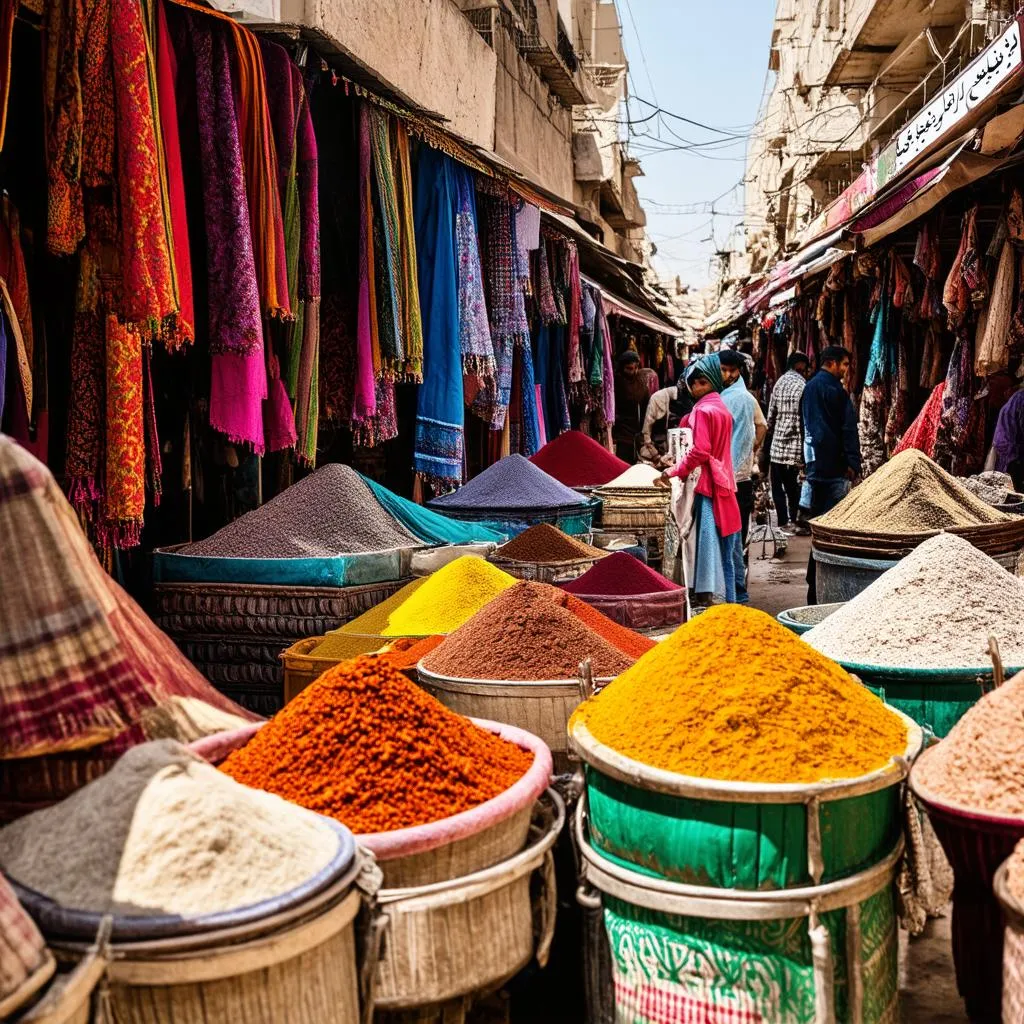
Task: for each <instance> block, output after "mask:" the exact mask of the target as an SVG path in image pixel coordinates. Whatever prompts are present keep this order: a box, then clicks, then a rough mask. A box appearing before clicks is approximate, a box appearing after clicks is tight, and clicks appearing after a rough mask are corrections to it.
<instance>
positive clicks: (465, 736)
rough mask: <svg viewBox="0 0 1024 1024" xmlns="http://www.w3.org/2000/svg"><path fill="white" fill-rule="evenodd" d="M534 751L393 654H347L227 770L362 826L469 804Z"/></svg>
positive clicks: (500, 785)
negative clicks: (467, 711) (418, 680)
mask: <svg viewBox="0 0 1024 1024" xmlns="http://www.w3.org/2000/svg"><path fill="white" fill-rule="evenodd" d="M532 763H533V754H532V753H530V752H529V751H525V750H521V749H520V748H519V747H517V746H516V745H515V744H513V743H509V742H508V740H503V739H501V737H499V736H495V735H494V734H493V733H489V732H486V731H485V730H483V729H481V728H479V727H478V726H476V725H474V724H473V723H472V722H471V721H470V720H469V719H468V718H463V717H462V715H457V714H455V712H454V711H449V710H448V709H447V708H446V707H445V706H444V705H443V704H441V703H440V701H437V700H435V699H434V698H433V697H431V696H429V695H428V694H427V693H425V692H424V691H423V690H421V689H420V688H419V687H418V686H415V685H413V684H412V683H411V682H409V680H408V679H406V678H405V676H403V675H402V674H401V673H400V672H399V671H398V670H397V669H396V668H393V667H392V666H391V665H389V664H388V663H387V662H386V661H385V660H384V658H381V657H368V656H363V657H361V658H355V659H353V660H352V661H343V662H342V663H341V664H340V665H335V666H334V668H331V669H329V670H328V671H327V672H325V673H324V674H323V675H322V676H320V678H319V679H317V680H315V681H314V682H312V683H310V685H309V686H307V687H306V689H305V690H303V691H302V693H300V694H299V695H298V696H297V697H295V698H293V699H292V700H291V701H290V702H289V703H288V704H287V705H285V707H284V709H283V710H281V711H279V712H278V713H277V714H276V715H275V716H274V717H273V718H272V719H271V720H270V721H269V722H268V723H267V724H266V725H265V726H263V728H262V729H260V730H259V732H257V733H256V734H255V735H254V736H253V738H252V739H251V740H249V742H248V743H247V744H246V745H245V746H244V747H242V748H241V749H240V750H236V751H235V752H234V753H232V754H231V755H230V756H229V757H228V758H227V760H226V761H225V762H224V763H223V764H222V765H221V771H223V772H226V773H227V774H228V775H230V776H231V777H232V778H233V779H235V780H237V781H238V782H241V783H244V784H245V785H247V786H252V787H254V788H255V789H264V790H266V791H267V792H268V793H276V794H277V795H278V796H280V797H283V798H284V799H285V800H290V801H291V802H292V803H295V804H299V805H300V806H302V807H308V808H309V809H310V810H311V811H318V812H319V813H320V814H326V815H329V816H330V817H332V818H337V820H338V821H340V822H342V823H343V824H344V825H347V826H348V827H349V828H350V829H351V830H352V831H353V832H355V833H356V834H360V833H368V832H390V831H393V830H394V829H399V828H408V827H410V826H413V825H424V824H426V823H428V822H431V821H438V820H439V819H441V818H447V817H450V816H451V815H453V814H458V813H460V812H461V811H468V810H470V809H471V808H473V807H476V806H478V805H479V804H482V803H484V802H485V801H487V800H491V799H493V798H494V797H496V796H497V795H498V794H499V793H503V792H504V791H505V790H506V789H508V788H509V787H510V786H511V785H513V784H514V783H515V782H517V781H518V780H519V779H521V778H522V777H523V775H525V774H526V772H527V771H528V770H529V768H530V765H531V764H532Z"/></svg>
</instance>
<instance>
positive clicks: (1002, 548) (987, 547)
mask: <svg viewBox="0 0 1024 1024" xmlns="http://www.w3.org/2000/svg"><path fill="white" fill-rule="evenodd" d="M941 532H943V531H941V530H925V531H923V532H921V533H883V532H875V531H868V530H847V529H837V528H836V527H827V526H822V525H821V524H820V523H817V522H815V521H814V520H812V521H811V539H812V543H813V545H814V547H816V548H818V549H819V550H821V551H831V552H834V553H835V554H839V555H849V556H853V557H862V558H892V559H900V558H902V557H903V556H904V555H909V554H910V552H911V551H913V550H914V548H916V547H917V546H918V545H919V544H923V543H924V542H925V541H926V540H928V538H929V537H934V536H935V535H936V534H937V533H941ZM945 532H946V533H955V534H956V535H957V536H959V537H963V539H964V540H967V541H970V543H971V544H973V545H974V546H975V547H976V548H977V549H978V550H979V551H984V552H985V554H987V555H990V556H991V557H993V558H996V557H997V556H999V555H1002V556H1006V557H1007V558H1008V559H1010V558H1011V557H1012V556H1014V557H1015V556H1016V555H1018V554H1019V553H1020V552H1021V550H1022V549H1024V519H1013V520H1011V521H1009V522H1005V523H985V524H984V525H982V526H951V527H950V528H949V529H948V530H946V531H945ZM1000 561H1001V559H1000ZM1003 564H1004V565H1006V564H1007V563H1006V562H1003ZM1007 568H1009V569H1010V571H1011V572H1013V571H1015V564H1014V565H1007Z"/></svg>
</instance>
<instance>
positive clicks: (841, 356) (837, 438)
mask: <svg viewBox="0 0 1024 1024" xmlns="http://www.w3.org/2000/svg"><path fill="white" fill-rule="evenodd" d="M849 368H850V353H849V352H847V350H846V349H845V348H841V347H839V346H838V345H830V346H829V347H828V348H826V349H824V350H823V351H822V353H821V355H820V357H819V358H818V372H817V373H816V374H815V375H814V376H813V377H812V378H811V379H810V380H809V381H808V382H807V385H806V387H805V388H804V393H803V395H802V396H801V398H800V414H801V416H802V418H803V424H804V448H805V456H806V461H807V466H806V474H807V482H808V483H809V484H810V487H811V511H810V517H811V518H812V519H813V518H814V517H815V516H822V515H824V514H825V513H826V512H828V511H829V509H831V508H834V507H835V506H836V505H838V504H839V502H840V501H842V500H843V498H845V497H846V495H847V494H848V493H849V490H850V485H851V483H852V482H853V481H855V480H856V479H857V477H858V476H860V466H861V461H860V439H859V437H858V436H857V413H856V412H855V410H854V408H853V402H851V401H850V396H849V395H848V394H847V393H846V388H845V387H844V386H843V378H844V377H845V376H846V373H847V371H848V370H849ZM815 567H816V566H815V561H814V557H813V555H812V556H811V558H810V560H809V561H808V563H807V601H808V603H809V604H816V603H817V596H816V594H815V589H816V588H815V579H816V572H815Z"/></svg>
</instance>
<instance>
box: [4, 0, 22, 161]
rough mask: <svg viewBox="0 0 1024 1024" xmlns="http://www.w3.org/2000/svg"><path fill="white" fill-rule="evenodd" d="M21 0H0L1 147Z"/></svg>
mask: <svg viewBox="0 0 1024 1024" xmlns="http://www.w3.org/2000/svg"><path fill="white" fill-rule="evenodd" d="M20 6H21V0H0V149H3V148H4V135H5V134H6V132H7V100H8V99H9V97H10V95H11V49H12V46H13V43H14V21H15V18H16V17H17V14H18V8H19V7H20Z"/></svg>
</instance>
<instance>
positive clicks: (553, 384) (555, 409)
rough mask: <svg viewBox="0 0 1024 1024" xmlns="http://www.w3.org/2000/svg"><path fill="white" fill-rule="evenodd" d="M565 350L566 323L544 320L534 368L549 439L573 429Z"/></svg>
mask: <svg viewBox="0 0 1024 1024" xmlns="http://www.w3.org/2000/svg"><path fill="white" fill-rule="evenodd" d="M564 351H565V327H564V326H562V325H560V324H555V325H551V326H548V325H547V324H543V323H542V324H541V325H540V326H539V328H538V330H537V336H536V339H535V340H534V345H533V368H534V371H535V372H536V375H537V379H536V382H537V383H538V384H539V385H540V395H541V408H542V409H543V412H544V433H545V435H546V436H547V439H548V440H549V441H551V440H553V439H554V438H556V437H558V435H559V434H564V433H565V432H566V431H567V430H570V429H571V427H572V424H571V422H570V419H569V400H568V396H567V395H566V391H565V379H564V377H563V375H562V360H561V353H562V352H564Z"/></svg>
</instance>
